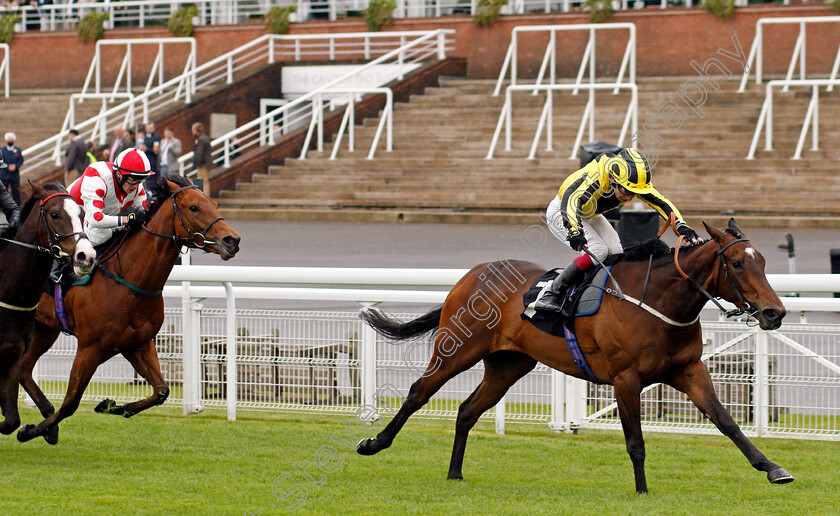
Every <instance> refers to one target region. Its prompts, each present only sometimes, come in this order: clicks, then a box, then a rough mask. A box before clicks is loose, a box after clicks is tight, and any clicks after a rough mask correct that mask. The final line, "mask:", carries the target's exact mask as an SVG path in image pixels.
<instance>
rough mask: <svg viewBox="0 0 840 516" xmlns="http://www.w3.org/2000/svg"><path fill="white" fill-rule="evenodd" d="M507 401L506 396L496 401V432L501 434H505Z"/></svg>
mask: <svg viewBox="0 0 840 516" xmlns="http://www.w3.org/2000/svg"><path fill="white" fill-rule="evenodd" d="M505 403H506V400H505V397H504V396H502V399H500V400H499V402H498V403H496V433H497V434H499V435H505Z"/></svg>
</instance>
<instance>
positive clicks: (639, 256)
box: [619, 237, 709, 262]
mask: <svg viewBox="0 0 840 516" xmlns="http://www.w3.org/2000/svg"><path fill="white" fill-rule="evenodd" d="M708 241H709V239H707V240H703V242H702V243H699V244H694V245H691V246H684V247H683V248H681V249H680V251H681V252H684V251H686V250H688V249H693V248H695V247H700V246H701V245H703V244H705V243H706V242H708ZM673 255H674V248H673V247H671V246H669V245H668V244H666V243H665V242H663V241H662V240H660V239H659V238H658V237H657V238H652V239H650V240H648V241H646V242H642V243H640V244H637V245H634V246H631V247H628V248H627V249H625V250H624V253H623V254H621V255H619V256H620V257H621V261H625V262H641V261H647V260H648V259H650V257H651V256H652V257H653V259H654V260H655V259H657V258H662V257H666V256H673Z"/></svg>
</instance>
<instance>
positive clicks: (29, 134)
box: [0, 88, 101, 167]
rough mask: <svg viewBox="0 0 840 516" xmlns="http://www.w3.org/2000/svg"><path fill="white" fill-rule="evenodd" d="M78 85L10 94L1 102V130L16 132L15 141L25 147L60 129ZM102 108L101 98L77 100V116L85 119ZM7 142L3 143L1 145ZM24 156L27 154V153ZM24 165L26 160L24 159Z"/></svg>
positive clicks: (78, 118) (77, 118)
mask: <svg viewBox="0 0 840 516" xmlns="http://www.w3.org/2000/svg"><path fill="white" fill-rule="evenodd" d="M78 92H79V90H78V89H77V88H73V89H56V90H29V91H26V92H21V93H12V95H11V96H10V97H9V98H3V99H0V106H2V113H3V117H2V126H0V127H2V130H3V134H5V133H6V132H13V133H15V135H16V136H17V142H16V145H17V146H18V147H21V148H22V149H26V147H28V146H30V145H34V144H36V143H38V142H40V141H42V140H44V139H45V138H48V137H50V136H52V135H54V134H56V133H58V132H59V131H60V130H61V124H62V122H64V117H65V116H66V115H67V109H68V107H69V105H70V95H72V94H74V93H78ZM100 108H101V101H99V100H96V101H88V102H85V103H82V104H76V120H86V119H88V118H90V117H92V116H94V115H96V114H97V113H99V109H100ZM2 144H4V143H0V145H2ZM24 159H26V154H25V153H24ZM23 166H24V167H26V163H25V162H24V165H23Z"/></svg>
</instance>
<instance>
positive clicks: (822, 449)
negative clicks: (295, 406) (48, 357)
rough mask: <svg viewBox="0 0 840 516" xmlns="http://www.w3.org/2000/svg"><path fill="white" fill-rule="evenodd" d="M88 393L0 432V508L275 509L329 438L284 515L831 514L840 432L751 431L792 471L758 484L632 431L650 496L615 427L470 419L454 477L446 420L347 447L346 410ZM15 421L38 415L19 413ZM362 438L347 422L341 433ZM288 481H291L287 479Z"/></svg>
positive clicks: (736, 462) (734, 455)
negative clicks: (159, 403)
mask: <svg viewBox="0 0 840 516" xmlns="http://www.w3.org/2000/svg"><path fill="white" fill-rule="evenodd" d="M91 409H92V407H91V406H90V405H84V406H82V408H81V409H80V410H79V412H78V413H77V414H76V415H75V416H73V417H72V418H70V419H69V420H68V421H66V422H65V423H63V424H62V425H61V441H60V442H59V444H58V445H57V446H55V447H52V446H49V445H47V444H46V443H45V442H44V441H43V440H42V439H40V438H39V439H38V440H36V441H32V442H30V443H25V444H21V443H18V442H17V441H16V440H15V438H14V437H13V436H3V437H2V439H0V464H3V466H4V467H3V471H4V475H5V478H4V479H3V482H2V484H0V507H2V509H3V514H4V515H6V514H9V515H17V514H73V515H76V514H97V515H99V514H239V515H241V514H246V511H248V512H250V513H251V514H254V515H256V514H257V512H258V511H262V513H261V514H262V515H269V514H285V513H288V511H287V510H286V508H285V506H286V505H290V504H292V503H293V502H294V501H295V499H296V497H297V495H296V494H292V495H291V496H289V497H288V498H287V499H285V500H283V499H279V498H277V497H275V496H274V495H273V494H272V483H273V482H274V481H275V479H276V478H277V477H278V476H281V475H283V473H284V472H287V471H288V472H289V473H291V475H290V477H289V478H287V479H285V480H281V481H279V482H278V483H277V487H278V492H281V491H284V490H286V489H289V488H291V487H292V486H293V485H294V484H296V483H298V482H302V480H301V478H300V477H299V476H297V475H296V474H295V463H297V464H301V465H303V464H304V463H305V461H309V462H313V461H314V460H315V456H316V454H317V452H318V450H319V449H320V448H322V447H323V446H324V445H327V444H333V445H335V447H336V448H337V449H338V454H337V455H336V456H334V457H333V461H334V462H335V463H337V461H339V460H340V461H343V463H342V465H341V467H340V468H338V469H337V470H336V471H334V472H332V473H326V474H325V473H322V472H321V471H320V470H319V469H318V468H317V466H315V465H314V463H313V464H310V466H309V467H308V469H307V471H308V472H309V473H311V474H312V475H313V477H314V478H315V479H316V480H317V479H320V478H323V479H324V482H323V485H322V486H320V487H313V486H311V485H310V486H308V492H307V499H306V501H305V502H304V504H303V505H302V506H301V507H300V509H298V510H297V511H295V512H296V513H297V514H401V515H402V514H576V515H579V514H587V515H588V514H640V515H641V514H644V515H648V514H668V515H672V514H686V515H694V514H702V515H703V516H708V515H712V514H726V515H731V514H758V513H767V514H797V515H803V514H836V511H837V503H838V499H840V487H838V483H837V477H836V473H837V471H838V470H837V464H838V463H840V443H836V442H825V441H800V440H780V439H757V440H755V442H756V444H757V445H758V446H759V448H760V449H761V450H762V451H764V452H765V454H767V455H768V457H770V459H771V460H774V461H776V462H778V463H780V464H781V465H783V466H785V467H786V468H787V469H788V470H789V471H790V472H791V473H792V474H793V475H794V476H795V477H796V479H797V480H796V482H794V483H792V484H788V485H784V486H773V485H770V484H769V483H767V481H766V480H765V475H764V474H763V473H759V472H757V471H755V470H753V469H752V468H751V467H750V466H749V465H748V464H747V463H746V460H745V459H744V457H743V456H742V455H741V454H740V452H739V451H738V450H737V449H736V448H735V446H734V445H732V443H731V442H729V440H728V439H726V438H724V437H708V436H685V435H674V434H656V433H647V435H646V443H647V475H648V485H649V488H650V490H651V494H650V495H649V496H644V497H639V496H636V495H635V494H634V492H633V473H632V467H631V465H630V460H629V458H628V456H627V454H626V452H625V449H624V438H623V436H622V435H621V434H620V433H618V432H607V431H584V432H582V433H581V434H579V435H563V434H555V433H553V432H551V431H550V430H548V429H546V428H545V427H543V426H532V425H508V435H506V436H497V435H496V434H494V433H493V429H492V425H490V424H486V423H480V424H479V425H478V426H477V427H476V429H475V430H474V431H473V433H472V435H471V438H470V442H469V445H468V447H467V455H466V459H465V465H464V476H465V478H466V481H464V482H448V481H446V480H445V477H446V472H447V468H448V463H449V455H450V452H451V446H452V439H453V435H454V431H453V428H454V423H453V422H450V421H422V420H418V421H409V423H408V424H407V425H406V428H405V429H404V430H403V432H402V433H401V434H400V435H399V436H398V438H397V440H396V441H395V443H394V445H393V446H392V447H391V448H390V449H388V450H385V451H383V452H381V453H380V454H379V455H377V456H374V457H362V456H359V455H357V454H356V453H355V452H354V451H352V450H350V449H348V448H344V447H342V446H341V445H340V444H336V443H335V442H332V441H331V437H332V436H336V438H341V439H348V440H349V437H347V430H346V428H345V427H344V423H345V422H349V423H351V424H353V419H352V418H351V417H349V416H317V415H311V416H308V415H271V414H265V413H254V412H252V413H247V412H240V414H239V416H240V420H239V421H237V422H228V421H226V420H225V419H224V414H223V413H222V412H221V411H210V412H207V413H204V414H200V415H197V416H191V417H183V416H180V415H179V409H175V408H164V409H154V410H152V411H151V412H149V413H147V414H141V415H139V416H135V417H134V418H132V419H130V420H127V419H124V418H121V417H114V416H103V415H99V414H94V413H93V412H92V410H91ZM22 419H23V421H24V422H27V423H31V422H36V421H39V420H40V417H39V416H38V415H37V413H36V412H35V411H32V410H28V409H23V413H22ZM369 435H372V432H361V431H358V433H357V435H356V437H357V438H361V437H364V436H369ZM293 492H294V490H293Z"/></svg>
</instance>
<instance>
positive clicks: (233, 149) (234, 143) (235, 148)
mask: <svg viewBox="0 0 840 516" xmlns="http://www.w3.org/2000/svg"><path fill="white" fill-rule="evenodd" d="M239 145H240V141H239V138H238V137H236V136H234V137H233V138H232V139H231V140H230V160H231V161H233V160H235V159H236V158H238V157H239V156H241V155H242V151H241V150H240V149H239ZM213 164H215V165H216V166H217V167H223V166H224V165H225V154H224V152H223V153H222V154H219V157H218V158H216V160H215V161H214V162H213Z"/></svg>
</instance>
